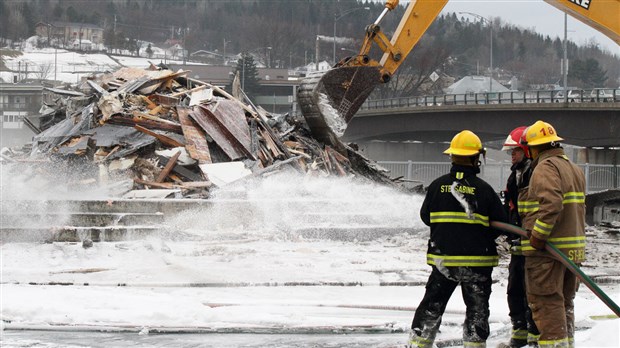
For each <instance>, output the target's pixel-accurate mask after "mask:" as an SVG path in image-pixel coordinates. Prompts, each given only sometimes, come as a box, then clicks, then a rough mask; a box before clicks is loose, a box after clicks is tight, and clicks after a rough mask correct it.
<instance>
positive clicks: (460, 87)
mask: <svg viewBox="0 0 620 348" xmlns="http://www.w3.org/2000/svg"><path fill="white" fill-rule="evenodd" d="M509 91H510V90H509V89H508V88H506V87H504V85H502V84H501V83H499V82H498V81H497V80H495V79H493V80H492V81H489V77H487V76H465V77H463V78H462V79H460V80H458V81H456V82H455V83H453V84H452V85H450V86H449V87H448V88H446V90H445V92H446V94H471V95H472V96H473V94H474V93H489V92H490V93H498V92H509Z"/></svg>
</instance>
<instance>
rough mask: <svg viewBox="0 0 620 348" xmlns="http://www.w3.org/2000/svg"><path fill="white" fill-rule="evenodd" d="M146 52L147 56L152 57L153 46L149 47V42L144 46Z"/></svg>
mask: <svg viewBox="0 0 620 348" xmlns="http://www.w3.org/2000/svg"><path fill="white" fill-rule="evenodd" d="M146 54H147V55H148V56H149V58H151V57H153V48H151V44H150V43H149V45H148V46H147V47H146Z"/></svg>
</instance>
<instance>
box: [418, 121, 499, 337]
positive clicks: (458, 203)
mask: <svg viewBox="0 0 620 348" xmlns="http://www.w3.org/2000/svg"><path fill="white" fill-rule="evenodd" d="M444 153H445V154H448V155H450V158H451V159H452V168H451V169H450V173H448V174H445V175H443V176H441V177H439V178H437V179H435V180H434V181H433V182H432V183H431V184H430V185H429V187H428V192H427V194H426V197H425V198H424V203H423V204H422V208H421V209H420V217H421V219H422V221H423V222H424V223H425V224H426V225H428V226H430V229H431V233H430V240H429V243H428V251H427V256H426V257H427V263H428V265H430V266H431V268H432V270H431V274H430V276H429V278H428V282H427V283H426V293H425V294H424V298H423V299H422V301H421V302H420V305H419V306H418V309H417V310H416V311H415V315H414V317H413V322H412V323H411V333H410V335H409V343H408V346H409V347H420V348H430V347H432V346H433V342H434V340H435V336H436V334H437V331H438V330H439V326H440V324H441V317H442V315H443V313H444V311H445V309H446V305H447V304H448V301H449V300H450V297H451V296H452V293H453V292H454V290H455V289H456V287H457V286H458V285H460V286H461V292H462V295H463V300H464V302H465V305H466V306H467V311H466V314H465V323H464V325H463V345H464V346H465V347H477V348H480V347H484V346H485V345H486V340H487V338H488V337H489V322H488V319H489V297H490V295H491V273H492V271H493V267H494V266H496V265H497V263H498V261H499V257H498V255H497V249H496V244H495V239H496V238H497V237H498V235H499V234H498V233H497V232H495V231H494V230H493V229H491V228H490V227H489V221H506V217H505V212H504V209H503V207H502V203H501V202H500V199H499V196H498V195H497V194H496V193H495V191H494V190H493V188H492V187H491V186H490V185H489V184H487V183H486V182H485V181H484V180H482V179H480V178H478V177H477V174H478V173H479V172H480V168H479V166H480V155H484V153H485V150H484V148H483V147H482V142H481V141H480V138H478V136H477V135H476V134H474V133H473V132H471V131H468V130H465V131H462V132H460V133H458V134H457V135H456V136H454V138H453V139H452V142H451V143H450V148H448V149H447V150H446V151H444Z"/></svg>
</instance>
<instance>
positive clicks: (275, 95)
mask: <svg viewBox="0 0 620 348" xmlns="http://www.w3.org/2000/svg"><path fill="white" fill-rule="evenodd" d="M168 66H169V67H170V69H172V70H174V71H176V70H179V69H183V70H191V72H190V73H189V77H191V78H195V79H198V80H201V81H205V82H208V83H211V84H213V85H216V86H219V87H225V86H228V85H230V83H231V81H232V80H233V77H234V76H233V72H234V70H235V66H232V65H229V66H221V65H218V66H215V65H182V64H169V65H168ZM258 79H259V81H258V83H259V85H260V87H261V89H260V92H259V93H258V95H257V96H256V97H255V101H256V104H258V105H260V106H262V107H263V109H265V110H267V111H268V112H274V113H286V112H291V111H295V110H293V109H292V108H296V97H295V96H296V94H297V87H298V86H299V83H300V82H301V78H299V77H298V76H290V74H289V70H288V69H268V68H258Z"/></svg>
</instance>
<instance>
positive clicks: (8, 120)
mask: <svg viewBox="0 0 620 348" xmlns="http://www.w3.org/2000/svg"><path fill="white" fill-rule="evenodd" d="M0 90H1V91H2V93H0V116H1V119H0V122H1V123H0V148H1V147H12V146H18V145H23V144H26V143H28V142H30V141H31V140H32V137H33V136H34V135H35V133H34V132H33V131H32V130H30V128H28V126H27V125H26V124H25V123H24V117H27V116H35V117H29V119H30V120H31V121H32V122H33V123H34V125H35V126H37V127H38V126H39V121H38V117H36V116H38V114H39V109H40V108H41V100H42V95H43V86H41V85H40V84H25V83H15V84H13V83H0Z"/></svg>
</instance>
